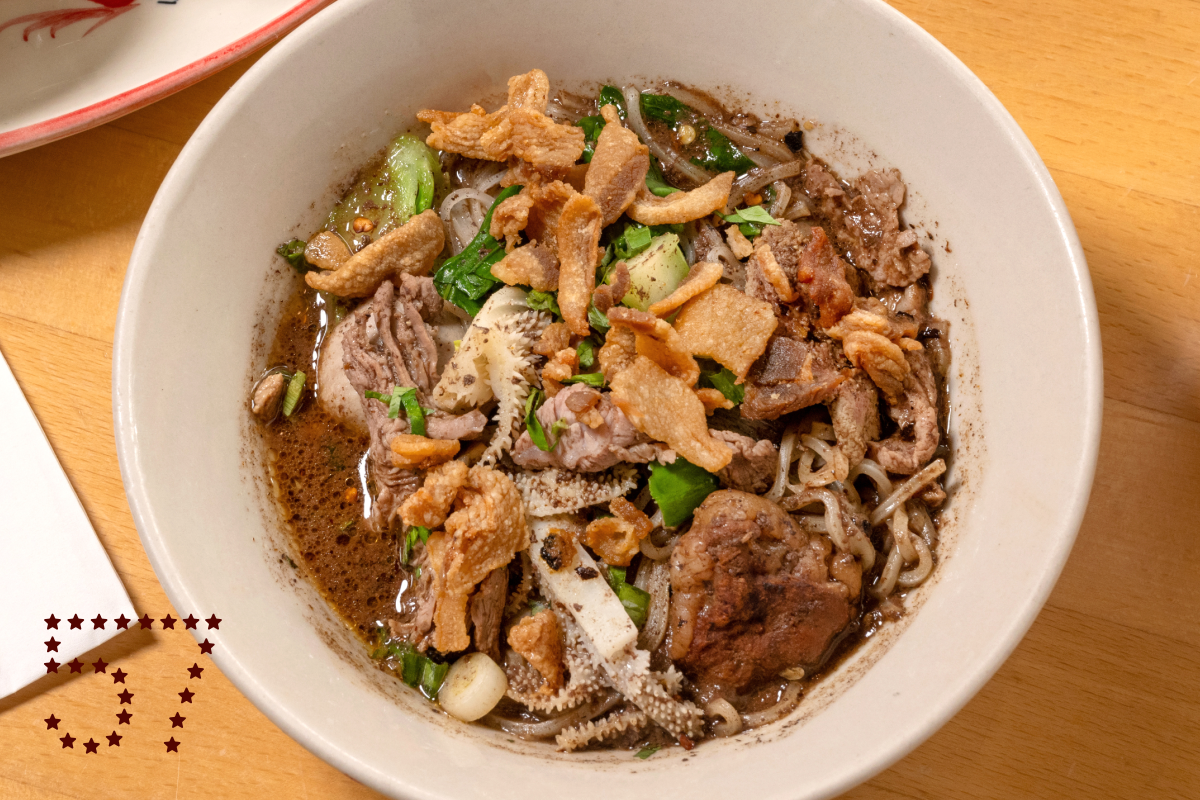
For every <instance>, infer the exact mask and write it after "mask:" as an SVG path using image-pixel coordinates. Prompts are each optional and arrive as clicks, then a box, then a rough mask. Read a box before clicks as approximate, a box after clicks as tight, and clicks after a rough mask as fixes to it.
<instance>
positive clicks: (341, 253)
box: [304, 231, 351, 269]
mask: <svg viewBox="0 0 1200 800" xmlns="http://www.w3.org/2000/svg"><path fill="white" fill-rule="evenodd" d="M350 256H351V253H350V248H349V247H346V243H345V242H343V241H342V237H340V236H338V235H337V234H336V233H334V232H333V231H321V232H319V233H315V234H313V236H312V238H311V239H309V240H308V244H306V245H305V246H304V260H305V261H307V262H308V263H310V264H312V265H313V266H314V267H320V268H321V269H337V268H338V267H340V266H341V265H342V264H345V263H346V262H347V261H349V260H350Z"/></svg>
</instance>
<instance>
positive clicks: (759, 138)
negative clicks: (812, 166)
mask: <svg viewBox="0 0 1200 800" xmlns="http://www.w3.org/2000/svg"><path fill="white" fill-rule="evenodd" d="M667 94H669V95H671V96H672V97H674V98H675V99H676V100H678V101H679V102H681V103H683V104H685V105H689V106H691V107H692V108H693V109H695V110H696V111H699V112H700V113H701V114H703V115H704V116H705V117H707V118H708V124H710V125H712V126H713V127H714V128H715V129H717V130H719V131H720V132H721V133H723V134H725V135H726V136H728V137H729V138H730V139H731V140H732V141H733V142H734V143H735V144H739V145H742V146H744V147H753V148H756V149H757V150H759V151H761V152H762V153H763V155H765V156H768V157H769V158H770V159H771V160H772V161H775V162H778V161H788V160H789V159H792V158H795V156H794V155H793V154H792V151H791V148H789V147H788V146H787V145H785V144H784V143H783V142H781V141H779V140H778V139H771V138H769V137H766V136H763V135H762V134H757V133H750V131H748V130H746V129H745V128H739V127H738V126H736V125H730V124H729V123H728V122H726V121H725V112H724V111H722V110H721V109H720V108H718V107H717V106H715V105H714V104H713V103H711V102H709V101H708V100H706V99H705V98H703V97H702V96H700V95H698V94H696V93H694V92H691V91H689V90H687V89H684V88H682V87H677V86H670V87H668V88H667ZM746 155H748V156H750V157H751V158H752V159H753V158H754V156H752V155H751V154H750V153H747V154H746Z"/></svg>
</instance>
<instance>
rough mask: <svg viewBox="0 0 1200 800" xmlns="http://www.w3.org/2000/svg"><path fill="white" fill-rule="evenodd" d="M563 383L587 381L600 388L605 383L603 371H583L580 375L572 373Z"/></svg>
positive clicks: (588, 383)
mask: <svg viewBox="0 0 1200 800" xmlns="http://www.w3.org/2000/svg"><path fill="white" fill-rule="evenodd" d="M563 383H586V384H587V385H588V386H594V387H596V388H597V389H599V388H600V387H601V386H603V385H604V373H603V372H581V373H579V374H578V375H572V376H571V377H569V378H567V379H566V380H565V381H563Z"/></svg>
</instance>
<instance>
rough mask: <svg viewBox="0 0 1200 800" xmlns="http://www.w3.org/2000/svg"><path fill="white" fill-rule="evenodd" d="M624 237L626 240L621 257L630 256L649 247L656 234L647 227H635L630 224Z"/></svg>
mask: <svg viewBox="0 0 1200 800" xmlns="http://www.w3.org/2000/svg"><path fill="white" fill-rule="evenodd" d="M622 238H623V239H624V240H625V242H624V248H623V252H620V253H619V255H620V257H621V258H630V257H631V256H635V255H637V254H638V253H640V252H642V251H643V250H645V249H646V248H647V247H649V246H650V241H651V240H652V239H653V238H654V234H652V233H651V232H650V229H649V228H647V227H637V228H634V227H633V226H630V227H628V228H626V229H625V234H624V236H623V237H622Z"/></svg>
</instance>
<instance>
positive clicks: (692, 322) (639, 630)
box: [251, 70, 949, 757]
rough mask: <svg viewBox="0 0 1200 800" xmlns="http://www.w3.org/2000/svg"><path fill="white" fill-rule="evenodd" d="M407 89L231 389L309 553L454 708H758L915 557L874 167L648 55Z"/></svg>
mask: <svg viewBox="0 0 1200 800" xmlns="http://www.w3.org/2000/svg"><path fill="white" fill-rule="evenodd" d="M417 118H418V120H420V121H421V122H422V123H427V124H428V126H429V127H428V128H427V129H426V131H429V130H431V131H432V132H431V133H425V134H422V135H421V136H414V135H410V134H404V135H401V136H399V137H398V138H397V139H396V140H395V141H394V142H392V144H391V145H390V146H389V147H388V148H387V149H386V151H385V152H384V153H383V154H382V156H381V157H380V158H379V159H378V160H377V161H376V162H374V163H372V164H371V165H369V166H368V167H366V168H365V169H364V170H363V172H362V173H361V174H360V175H359V177H358V179H357V180H356V182H355V183H354V184H353V186H352V187H351V188H350V189H349V191H348V192H347V193H346V195H345V197H344V198H343V199H342V200H341V201H340V202H339V203H338V204H337V205H336V206H335V207H334V208H333V210H332V212H331V213H330V215H329V218H328V221H327V224H326V225H325V227H324V228H322V229H321V230H320V231H317V232H316V233H315V234H313V235H312V236H311V237H310V238H309V239H308V240H307V241H306V242H305V241H299V240H295V241H292V242H289V243H287V244H285V245H282V246H281V247H280V249H279V252H280V254H281V255H282V256H283V257H284V258H286V259H287V260H288V261H289V262H291V264H292V266H293V267H295V268H296V270H297V271H299V272H300V273H302V274H303V278H304V279H303V282H300V281H298V290H297V291H296V292H295V293H294V295H293V296H292V298H291V299H290V300H289V305H288V307H287V309H286V310H285V313H284V315H283V320H282V322H281V325H280V328H279V331H278V333H277V335H276V338H275V341H274V345H273V350H272V353H271V356H270V359H271V360H270V363H271V364H272V365H273V366H272V367H271V368H270V369H268V370H267V371H266V372H265V373H264V374H263V376H262V378H261V379H260V380H259V382H258V383H257V384H256V385H255V386H254V387H253V390H252V400H251V408H252V411H253V413H254V414H255V415H257V417H258V418H259V419H260V420H261V423H262V430H263V432H264V436H265V438H266V442H267V445H268V453H269V457H270V463H271V476H272V480H273V481H274V484H275V486H276V487H277V490H278V496H279V499H280V502H281V504H282V506H283V508H284V510H285V516H286V519H287V520H288V526H289V528H290V530H291V532H292V534H293V535H294V538H295V543H296V545H297V550H298V552H299V553H301V554H302V556H303V562H304V569H305V572H306V573H307V574H308V575H309V576H310V577H311V578H312V579H313V580H314V581H315V582H316V584H317V585H318V586H319V588H320V589H321V590H322V591H323V593H324V594H325V595H326V596H327V597H328V599H329V601H330V602H331V603H332V605H333V606H334V607H335V608H336V609H337V610H338V611H339V612H340V614H341V615H342V616H343V617H344V618H345V619H346V620H347V622H348V623H349V624H350V625H351V626H352V627H353V628H354V629H355V630H356V631H357V632H358V633H359V635H361V637H362V638H363V639H364V640H365V642H366V645H367V647H369V648H370V650H371V653H372V656H373V658H375V659H376V660H377V661H378V663H379V665H380V667H381V668H383V669H386V670H388V671H390V672H392V673H394V675H395V676H396V678H397V679H399V680H402V681H404V682H405V683H407V684H409V685H410V686H412V687H414V688H416V689H418V690H419V691H421V692H423V693H424V694H425V695H426V697H428V698H429V699H430V701H432V702H435V703H437V704H438V705H439V706H440V707H441V708H442V709H443V710H444V711H446V712H447V713H449V714H450V715H452V716H454V717H457V718H458V719H461V720H467V721H474V720H478V721H479V722H480V723H481V724H484V725H488V726H492V727H495V728H500V729H503V730H504V731H507V732H508V733H510V734H512V735H514V736H519V737H524V738H533V739H546V740H551V739H552V740H553V741H554V742H556V744H557V746H558V747H559V748H560V749H562V750H575V749H580V748H597V747H622V748H633V749H638V751H639V753H640V754H641V755H643V757H644V756H645V755H648V754H649V753H651V752H653V751H654V750H655V749H656V748H658V747H661V746H667V745H675V744H678V745H682V746H683V747H686V748H691V747H692V746H693V745H694V744H696V743H697V742H699V741H701V740H702V739H705V738H708V737H713V736H729V735H733V734H736V733H738V732H739V731H742V730H746V729H748V728H753V727H755V726H760V725H765V724H768V723H770V722H772V721H775V720H778V719H780V718H782V717H783V716H784V715H786V714H787V713H788V712H789V711H791V710H792V709H793V708H794V707H795V706H796V704H797V703H798V702H799V701H800V698H801V695H802V693H803V691H804V688H805V686H806V685H807V684H808V683H809V682H811V681H813V680H815V679H817V678H818V677H819V676H820V675H821V673H822V671H824V670H828V669H829V668H830V665H831V664H833V663H834V662H835V661H836V660H837V659H838V658H840V657H842V656H843V655H844V654H845V653H846V652H848V651H849V650H850V649H851V648H853V647H854V646H855V645H856V644H857V643H859V642H861V641H863V640H864V639H866V638H868V637H869V636H870V635H871V634H872V633H873V632H874V631H875V630H877V629H878V628H879V626H880V625H883V624H886V623H887V621H888V620H891V619H895V618H896V617H898V616H899V615H901V614H902V613H904V594H905V592H906V590H908V589H911V588H912V587H915V586H918V585H920V584H921V583H922V582H923V581H925V580H926V579H927V578H928V577H929V575H930V573H931V571H932V570H933V568H934V562H935V556H936V551H937V539H938V531H937V524H936V523H935V521H934V515H935V514H936V509H937V508H938V507H940V506H941V504H942V503H943V501H944V500H945V497H946V495H945V493H944V491H943V489H942V488H941V486H940V483H939V477H940V476H941V475H942V473H943V472H944V471H945V468H946V465H945V460H944V459H945V456H946V455H947V451H946V447H945V443H944V442H945V437H944V430H945V425H946V416H947V413H948V409H947V403H946V395H945V390H944V377H945V375H946V373H947V368H948V365H949V350H948V348H947V336H946V334H947V327H946V324H945V323H944V322H942V321H941V320H938V319H935V318H933V317H932V316H930V313H929V307H928V306H929V299H930V285H929V278H928V275H927V273H928V270H929V267H930V259H929V256H928V255H927V254H926V253H925V252H923V251H922V250H921V248H920V247H919V245H918V243H917V238H916V234H915V232H914V231H913V230H911V229H908V228H906V227H905V226H904V225H903V224H902V223H901V221H900V218H899V209H900V207H901V205H902V204H903V202H904V196H905V187H904V184H903V183H901V180H900V175H899V173H898V172H896V171H895V170H876V171H871V172H867V173H865V174H863V175H861V176H859V177H857V178H855V179H853V180H850V181H849V182H847V181H846V180H843V179H841V178H839V177H838V176H836V175H834V174H833V173H832V172H831V171H830V169H829V168H828V167H827V166H826V165H825V164H824V163H822V162H821V161H820V160H819V159H817V158H815V157H813V156H812V155H811V154H809V153H808V152H807V151H806V150H805V149H804V147H803V129H802V126H801V125H800V124H798V123H797V122H796V121H794V120H787V119H769V120H766V119H759V118H758V117H755V116H753V115H749V114H731V113H729V112H728V111H726V110H725V109H724V108H722V107H721V106H720V105H718V104H717V103H716V102H714V101H713V100H712V99H711V98H710V97H708V96H707V95H704V94H702V93H699V92H696V91H691V90H686V89H684V88H682V87H679V86H677V85H675V84H664V85H659V86H655V87H626V88H625V89H623V90H622V89H618V88H616V87H613V86H604V87H603V89H602V90H600V92H599V94H598V96H597V97H582V96H577V95H573V94H569V93H565V92H560V93H558V94H557V95H556V96H553V97H552V96H551V92H550V85H549V81H548V79H547V77H546V75H545V74H544V73H543V72H541V71H540V70H533V71H532V72H529V73H528V74H525V75H520V76H517V77H514V78H512V79H511V80H510V81H509V82H508V102H507V104H505V105H504V106H502V107H501V108H499V109H498V110H496V111H492V112H487V111H485V110H484V109H483V108H481V107H480V106H477V105H476V106H472V108H471V109H470V110H469V111H467V112H465V113H458V112H448V111H422V112H421V113H419V114H418V115H417Z"/></svg>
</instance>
